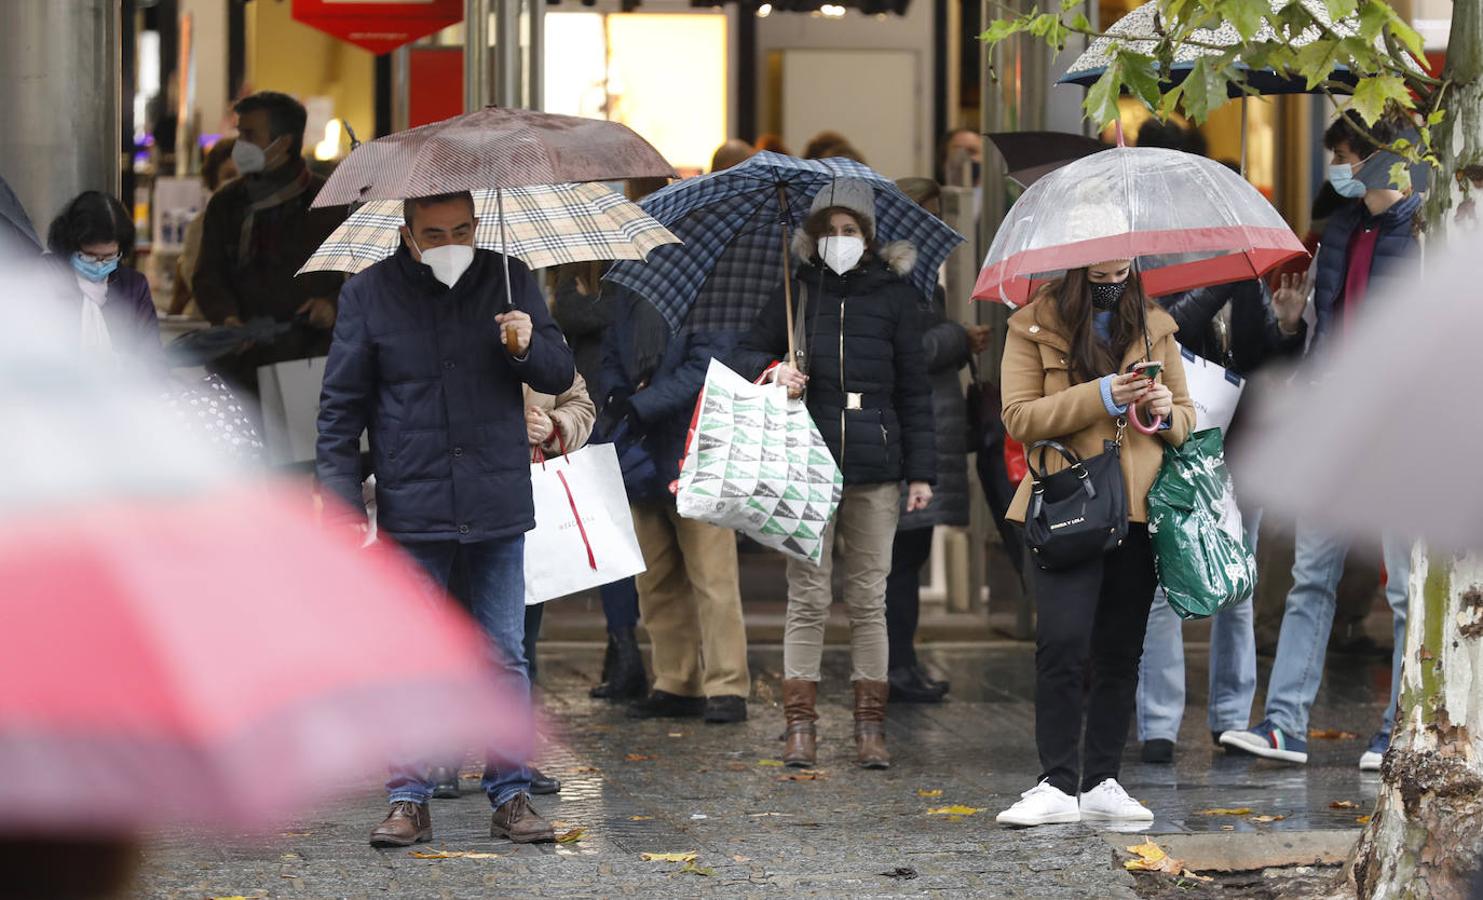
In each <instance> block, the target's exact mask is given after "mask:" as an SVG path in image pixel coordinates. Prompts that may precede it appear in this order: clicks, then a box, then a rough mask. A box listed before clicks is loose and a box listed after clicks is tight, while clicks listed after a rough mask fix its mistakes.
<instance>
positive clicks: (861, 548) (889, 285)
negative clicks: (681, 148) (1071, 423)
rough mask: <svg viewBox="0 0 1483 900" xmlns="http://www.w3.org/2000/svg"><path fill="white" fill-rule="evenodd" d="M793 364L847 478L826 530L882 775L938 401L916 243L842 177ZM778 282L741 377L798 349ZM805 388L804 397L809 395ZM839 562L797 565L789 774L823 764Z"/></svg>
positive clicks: (806, 239)
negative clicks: (878, 232) (884, 239)
mask: <svg viewBox="0 0 1483 900" xmlns="http://www.w3.org/2000/svg"><path fill="white" fill-rule="evenodd" d="M793 249H794V255H795V256H796V257H797V259H798V260H799V265H798V268H797V271H796V273H795V279H794V297H795V298H796V301H795V302H796V303H797V304H798V306H799V308H800V310H801V313H800V314H799V315H798V316H797V324H796V331H797V336H796V344H797V346H798V347H799V348H800V349H802V350H803V352H804V356H803V358H802V359H801V360H798V361H797V365H796V366H791V365H783V366H779V367H778V368H777V369H776V370H775V377H776V378H777V380H778V381H779V382H780V383H782V384H785V385H787V386H788V388H789V391H790V393H791V394H792V395H794V396H798V395H803V396H804V397H805V399H806V402H807V404H808V411H809V413H810V414H811V415H812V416H813V419H814V422H815V423H816V424H817V425H818V427H819V431H820V433H821V434H822V435H823V438H824V442H825V443H826V444H828V446H829V450H830V452H831V453H833V455H834V459H835V461H836V462H837V463H839V467H840V469H841V470H842V471H843V473H844V496H843V499H842V500H841V501H840V505H839V510H838V511H837V512H836V513H835V516H834V520H833V521H832V522H831V523H830V524H829V527H828V529H826V531H825V534H824V540H825V548H826V550H827V549H828V548H830V547H833V548H834V549H837V550H839V552H840V558H841V564H842V565H843V566H844V569H845V578H844V581H845V587H844V599H845V605H846V606H847V607H848V609H849V615H850V644H851V655H852V658H853V671H852V673H851V676H850V677H851V680H852V681H853V682H854V685H855V745H856V756H857V761H858V762H859V764H860V765H861V766H864V767H866V768H885V767H887V766H888V765H890V756H889V755H888V754H887V752H886V746H885V708H886V698H887V694H888V688H887V682H886V667H887V648H886V617H885V589H886V575H887V573H888V572H889V571H890V569H891V543H892V539H893V538H894V537H895V533H896V523H897V518H898V516H899V514H900V493H899V491H900V488H899V485H900V483H901V482H902V481H905V482H907V483H908V501H907V508H908V509H910V510H916V509H923V508H925V507H926V506H927V505H928V504H929V503H930V502H931V500H932V487H931V485H932V483H933V482H934V481H935V480H936V475H937V471H936V470H937V456H936V448H935V446H934V438H933V427H932V392H931V385H930V383H929V382H928V378H927V365H926V360H925V357H924V355H923V352H922V323H921V318H920V317H921V313H920V311H919V309H918V306H919V303H920V300H919V298H918V297H917V296H916V293H917V292H916V289H915V288H913V287H912V286H911V285H909V284H908V283H907V282H906V281H904V280H903V279H902V276H903V275H904V274H906V273H908V272H910V271H911V269H912V266H913V265H914V264H915V263H916V251H915V249H914V248H912V247H911V246H910V245H908V244H901V243H898V244H892V245H890V246H887V247H885V248H881V247H879V246H878V245H877V243H876V241H875V193H874V191H873V189H872V188H871V186H870V185H869V184H868V183H867V182H865V181H861V180H858V179H848V178H842V179H839V180H837V181H836V182H835V183H834V185H833V186H831V187H829V188H825V189H824V190H822V191H820V192H819V195H818V196H817V197H816V198H815V199H814V203H813V207H812V209H811V211H810V214H809V217H808V219H807V221H805V223H804V226H803V229H802V230H800V231H799V232H798V234H797V235H796V237H795V240H794V245H793ZM784 302H785V300H784V292H783V290H782V288H781V287H780V288H779V289H778V291H777V294H776V295H775V296H774V297H773V300H772V302H771V303H770V304H768V306H767V307H766V308H764V309H763V311H762V313H761V314H760V315H759V316H758V318H757V322H756V324H755V326H754V327H753V329H752V332H751V333H750V334H749V335H748V336H747V337H746V338H745V339H744V340H743V342H742V344H741V350H740V354H739V358H738V363H739V365H738V366H737V368H738V370H739V371H741V372H743V373H748V372H749V373H750V374H752V375H754V376H755V375H757V374H759V373H760V372H761V371H762V370H763V369H764V368H765V367H766V365H767V364H768V363H769V362H770V361H772V360H776V359H780V358H782V357H783V356H784V355H785V354H786V352H787V348H788V332H787V324H786V322H787V319H786V310H785V308H784ZM805 386H806V388H807V389H806V391H805ZM832 568H833V560H832V558H831V554H830V553H828V552H826V553H825V554H824V558H823V561H822V562H821V563H820V564H819V565H818V566H815V565H812V564H811V563H807V562H800V561H797V560H792V559H790V560H789V561H788V617H787V627H786V632H785V636H784V641H783V670H784V673H783V704H784V710H785V714H786V716H787V723H788V725H787V746H786V747H785V749H784V753H783V759H784V762H786V763H788V764H789V765H797V766H812V765H813V764H814V760H815V756H816V749H815V727H814V722H815V721H816V720H817V718H818V717H817V715H816V713H815V711H814V708H815V697H816V696H817V691H818V682H819V662H820V658H821V656H822V653H823V645H824V622H825V620H826V618H827V617H828V614H829V606H830V603H831V602H832V601H833V589H832V586H831V581H830V576H831V572H832Z"/></svg>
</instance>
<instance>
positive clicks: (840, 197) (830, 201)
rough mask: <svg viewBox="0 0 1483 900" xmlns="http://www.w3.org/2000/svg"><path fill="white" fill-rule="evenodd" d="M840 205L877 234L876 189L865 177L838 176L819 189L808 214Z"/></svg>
mask: <svg viewBox="0 0 1483 900" xmlns="http://www.w3.org/2000/svg"><path fill="white" fill-rule="evenodd" d="M831 206H838V207H842V208H844V209H847V210H849V211H850V212H852V213H854V214H855V215H856V216H858V217H859V218H860V224H861V225H863V226H864V227H865V230H866V231H867V232H869V233H870V234H872V235H873V234H875V189H874V188H872V187H871V186H870V182H868V181H866V180H864V179H863V178H836V179H834V181H833V182H831V183H830V184H828V185H826V186H824V187H823V188H820V189H819V192H818V193H817V194H815V195H814V202H813V205H812V206H810V207H809V210H808V214H809V215H813V214H814V213H816V212H818V211H819V210H821V209H828V208H829V207H831Z"/></svg>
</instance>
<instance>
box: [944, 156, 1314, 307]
mask: <svg viewBox="0 0 1483 900" xmlns="http://www.w3.org/2000/svg"><path fill="white" fill-rule="evenodd" d="M1306 253H1307V250H1305V249H1304V248H1303V243H1302V241H1300V240H1298V236H1297V235H1295V234H1293V233H1292V229H1290V228H1289V227H1288V226H1287V223H1286V222H1285V221H1283V219H1282V216H1281V215H1280V214H1278V212H1277V210H1275V209H1273V208H1272V204H1270V203H1268V202H1267V199H1266V198H1265V197H1263V196H1262V195H1261V192H1259V191H1258V190H1257V189H1256V188H1254V187H1252V186H1251V185H1250V184H1248V183H1247V182H1246V180H1245V179H1243V178H1242V177H1241V176H1240V175H1237V174H1236V173H1235V172H1232V171H1231V170H1230V169H1227V168H1226V167H1225V166H1223V165H1221V164H1220V163H1217V162H1214V161H1212V160H1208V159H1205V158H1204V157H1200V156H1195V155H1193V154H1189V153H1181V152H1179V151H1177V150H1164V149H1158V148H1153V147H1116V148H1113V149H1111V150H1106V151H1103V152H1101V153H1096V154H1093V155H1092V156H1088V157H1085V158H1083V159H1079V160H1077V161H1075V162H1073V163H1069V164H1067V165H1064V166H1062V167H1061V168H1059V169H1057V170H1055V171H1054V172H1051V173H1050V174H1049V175H1046V176H1045V177H1044V178H1042V179H1040V180H1039V181H1037V182H1035V183H1034V184H1033V185H1031V186H1030V187H1029V188H1028V189H1026V191H1025V193H1024V194H1022V195H1021V196H1020V198H1019V200H1017V201H1015V204H1014V206H1013V207H1011V208H1010V210H1009V213H1008V215H1006V216H1005V218H1004V223H1003V224H1002V225H1000V227H999V231H998V233H997V234H995V235H994V242H993V244H991V245H990V246H989V253H988V256H987V257H986V258H985V259H984V265H983V270H982V271H981V272H979V276H978V282H977V283H976V284H975V285H974V288H973V297H974V299H976V300H995V301H1001V302H1007V303H1010V304H1011V305H1022V304H1024V303H1025V302H1026V301H1028V300H1029V299H1030V297H1031V296H1032V295H1033V294H1034V291H1035V288H1036V286H1037V284H1038V283H1039V282H1041V281H1045V280H1047V279H1050V278H1054V277H1056V276H1057V275H1059V274H1060V273H1062V272H1064V271H1065V270H1067V269H1075V268H1080V267H1082V266H1089V265H1093V264H1095V263H1099V262H1104V261H1106V260H1110V259H1135V258H1137V259H1140V260H1141V262H1142V273H1141V274H1142V278H1143V285H1144V289H1145V290H1147V291H1148V292H1149V293H1150V294H1151V295H1153V296H1161V295H1164V294H1172V293H1177V292H1179V291H1187V290H1191V289H1193V288H1197V287H1203V286H1205V285H1212V284H1224V283H1226V282H1230V281H1242V280H1245V279H1248V278H1256V277H1258V276H1260V275H1263V274H1265V273H1266V272H1267V271H1269V270H1270V269H1272V268H1274V267H1276V266H1279V265H1281V264H1282V263H1284V262H1286V261H1287V260H1289V259H1292V258H1294V257H1297V256H1302V255H1305V254H1306Z"/></svg>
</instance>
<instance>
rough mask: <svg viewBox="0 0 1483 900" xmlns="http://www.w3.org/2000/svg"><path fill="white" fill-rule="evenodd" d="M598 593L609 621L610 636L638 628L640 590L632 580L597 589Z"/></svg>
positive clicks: (616, 582)
mask: <svg viewBox="0 0 1483 900" xmlns="http://www.w3.org/2000/svg"><path fill="white" fill-rule="evenodd" d="M597 593H598V594H599V595H600V596H601V597H602V614H603V618H605V619H607V620H608V634H617V633H618V632H620V631H632V630H633V629H635V628H637V627H638V624H639V589H638V586H637V585H636V584H634V581H633V579H632V578H625V579H623V580H622V581H615V582H613V583H612V584H605V585H603V586H602V587H600V588H598V589H597Z"/></svg>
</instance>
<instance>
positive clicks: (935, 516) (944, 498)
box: [886, 178, 988, 703]
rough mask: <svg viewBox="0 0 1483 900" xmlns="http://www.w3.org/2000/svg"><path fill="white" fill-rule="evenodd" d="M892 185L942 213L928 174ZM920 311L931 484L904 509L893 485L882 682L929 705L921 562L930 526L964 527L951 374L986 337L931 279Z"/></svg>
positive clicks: (957, 400)
mask: <svg viewBox="0 0 1483 900" xmlns="http://www.w3.org/2000/svg"><path fill="white" fill-rule="evenodd" d="M896 186H897V187H899V188H901V190H902V192H903V193H905V194H906V195H907V196H908V197H910V198H911V199H913V200H915V201H916V202H917V203H918V204H919V205H920V206H921V207H922V208H923V209H925V210H927V211H928V212H930V213H932V214H933V215H934V216H937V217H939V218H941V216H942V187H941V186H940V185H939V184H938V183H937V182H935V181H933V180H932V179H930V178H902V179H899V180H897V182H896ZM918 299H919V301H920V302H919V303H918V309H919V311H920V313H921V316H922V323H923V330H922V351H923V353H924V354H925V356H926V363H927V375H928V377H929V378H930V380H931V384H932V422H933V427H934V429H935V432H934V433H935V439H934V440H935V447H936V451H937V484H936V486H935V487H934V488H933V490H932V503H931V504H929V505H928V506H927V508H926V509H919V510H909V509H908V508H907V506H908V503H909V501H910V492H909V490H908V489H907V486H906V485H905V484H904V483H903V484H902V486H901V509H902V512H901V520H900V521H899V522H898V523H897V526H896V538H895V540H894V542H893V543H892V546H891V571H890V574H889V575H887V576H886V637H887V642H888V647H889V653H888V656H889V659H890V663H889V669H888V673H887V681H889V682H890V684H891V699H892V700H893V701H899V702H904V703H935V702H938V701H941V700H942V698H943V697H944V696H946V694H947V692H948V687H949V685H948V683H947V682H946V681H939V680H937V679H935V678H933V677H932V676H931V675H930V674H928V672H927V671H926V669H924V668H923V666H922V664H921V661H920V660H919V659H917V653H916V646H915V641H916V635H917V620H918V619H919V618H920V615H921V592H922V578H921V574H922V566H924V565H926V563H927V559H928V557H929V556H930V555H931V553H932V535H933V531H934V529H935V528H936V526H938V525H948V526H953V527H959V528H966V527H967V526H968V406H967V403H966V402H965V400H964V399H963V386H962V384H961V383H960V381H959V378H958V373H960V372H961V371H962V370H963V368H964V367H965V366H967V365H968V359H969V355H970V354H971V353H975V352H978V349H976V348H980V349H981V344H982V343H983V342H986V341H987V338H988V329H987V328H985V327H981V326H974V327H973V328H972V329H969V328H966V327H964V326H963V325H960V324H959V323H957V322H954V321H952V320H951V319H949V318H948V317H947V293H946V291H944V290H943V287H942V284H941V283H940V282H939V283H938V285H937V290H936V292H935V293H934V295H933V297H932V300H931V301H930V302H928V301H926V300H925V299H922V298H920V297H919V298H918Z"/></svg>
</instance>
